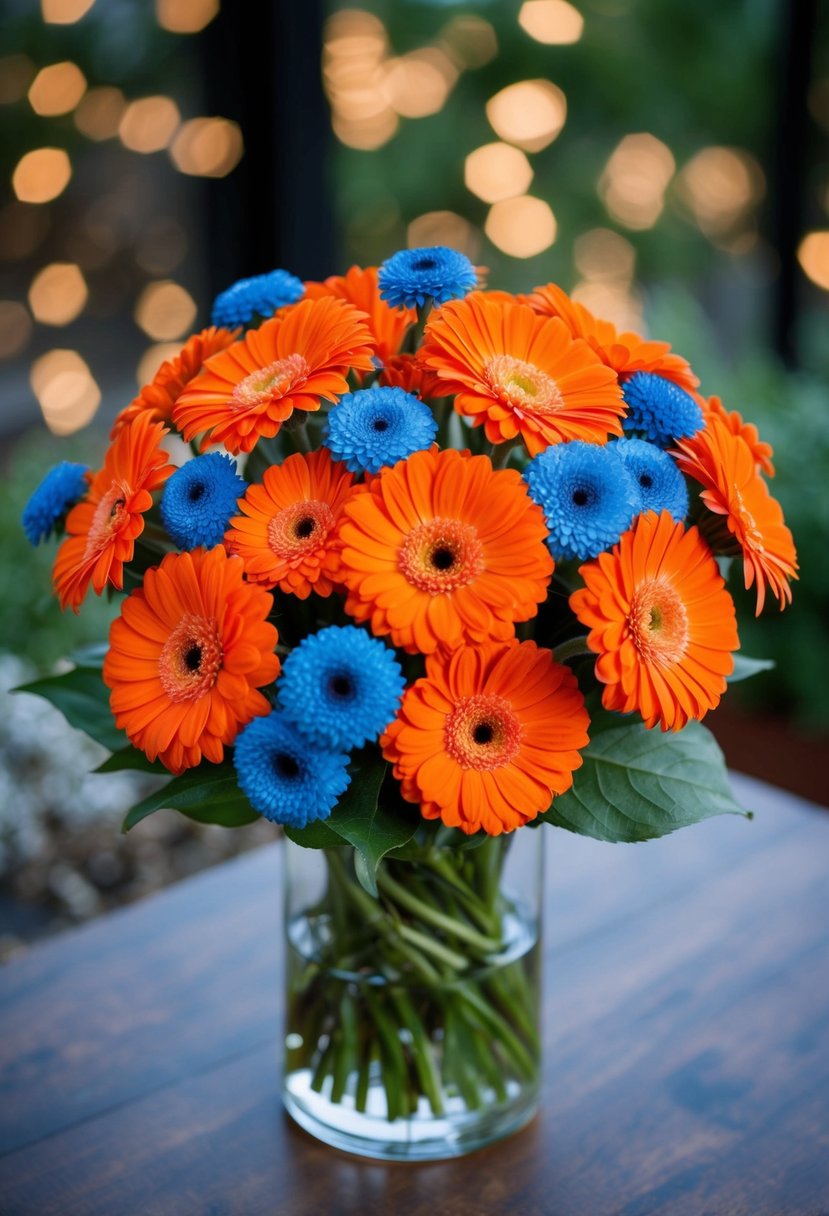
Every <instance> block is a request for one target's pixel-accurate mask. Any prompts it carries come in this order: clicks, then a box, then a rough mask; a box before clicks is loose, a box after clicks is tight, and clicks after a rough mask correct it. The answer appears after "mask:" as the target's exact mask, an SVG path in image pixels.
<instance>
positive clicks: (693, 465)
mask: <svg viewBox="0 0 829 1216" xmlns="http://www.w3.org/2000/svg"><path fill="white" fill-rule="evenodd" d="M677 449H678V450H677V452H676V457H677V463H678V465H679V467H680V469H681V470H682V472H683V473H687V474H688V476H689V477H693V478H694V480H695V481H698V482H699V484H700V485H701V486H702V487H703V490H702V494H701V495H700V497H701V498H702V501H703V502H704V504H705V506H706V507H707V508H708V510H709V511H711V512H713V514H714V515H717V516H720V517H722V520H723V521H724V523H725V525H726V528H727V533H726V535H730V536H731V537H733V540H734V542H735V543H736V545H737V546H738V550H737V551H738V552H741V553H742V555H743V571H744V576H745V585H746V588H747V589H748V588H750V587H752V586H754V585H755V584H756V587H757V616H759V615H760V613H761V612H762V611H763V605H764V603H765V598H766V588H768V589H769V590H770V591H771V593H772V595H774V596H775V597H776V598H777V599H778V600H779V602H780V607H781V609H782V608H784V607H785V605H786V604H787V603H791V599H792V589H791V585H790V582H791V580H792V579H794V578H797V552H796V550H795V547H794V540H793V539H792V534H791V532H790V531H789V529H788V528H787V527H786V525H785V523H784V522H783V511H782V508H781V506H780V504H779V502H777V500H776V499H775V498H772V496H771V494H770V493H769V490H768V486H767V485H766V483H765V482H764V481H763V478H762V477H761V475H760V474H759V473H758V471H757V451H756V448H755V449H754V450H752V448H751V447H749V444H748V443H747V442H746V441H745V439H744V438H743V436H742V434H741V433H740V429H739V428H738V430H737V431H734V430H732V429H731V426H730V425H729V423H728V421H726V420H724V419H723V418H722V417H721V416H720V415H719V414H718V413H715V412H711V413H710V414H709V415H708V417H707V419H706V423H705V427H704V429H703V430H701V431H698V432H697V434H696V435H694V436H693V437H692V438H690V439H681V440H679V441H678V442H677Z"/></svg>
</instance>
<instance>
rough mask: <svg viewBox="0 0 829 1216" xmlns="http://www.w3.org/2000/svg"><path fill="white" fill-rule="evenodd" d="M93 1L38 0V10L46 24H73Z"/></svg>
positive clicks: (87, 10)
mask: <svg viewBox="0 0 829 1216" xmlns="http://www.w3.org/2000/svg"><path fill="white" fill-rule="evenodd" d="M94 3H95V0H40V11H41V13H42V15H43V20H44V21H45V22H46V23H47V24H48V25H74V23H75V22H76V21H80V19H81V17H83V16H84V14H85V13H88V12H89V10H90V9H91V8H92V5H93V4H94Z"/></svg>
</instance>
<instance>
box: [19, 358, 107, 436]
mask: <svg viewBox="0 0 829 1216" xmlns="http://www.w3.org/2000/svg"><path fill="white" fill-rule="evenodd" d="M29 380H30V383H31V386H32V391H33V392H34V395H35V396H36V397H37V399H38V402H39V403H40V408H41V410H42V412H43V417H44V420H45V422H46V425H47V426H48V428H49V430H50V431H52V432H53V433H54V434H55V435H71V434H72V432H73V431H77V430H79V429H80V428H81V427H82V426H86V424H87V423H88V422H90V421H91V420H92V418H93V417H94V416H95V411H96V410H97V408H98V406H99V405H100V403H101V390H100V389H99V388H98V385H97V384H96V383H95V378H94V377H93V375H92V372H91V371H90V370H89V367H88V366H87V364H86V362H85V361H84V360H83V359H82V358H81V356H80V355H79V354H78V352H77V351H76V350H50V351H47V353H46V354H45V355H41V356H40V358H39V359H36V360H35V361H34V363H33V364H32V369H31V372H30V374H29Z"/></svg>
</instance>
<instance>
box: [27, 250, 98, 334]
mask: <svg viewBox="0 0 829 1216" xmlns="http://www.w3.org/2000/svg"><path fill="white" fill-rule="evenodd" d="M88 297H89V291H88V289H87V286H86V281H85V279H84V277H83V275H82V274H81V270H80V267H79V266H76V265H75V264H74V262H53V263H52V264H51V266H44V268H43V270H41V271H39V272H38V274H36V275H35V277H34V279H33V280H32V285H31V287H30V288H29V307H30V308H31V310H32V315H33V316H34V319H35V320H36V321H40V323H41V324H42V325H69V323H70V322H71V321H74V320H75V318H76V317H77V316H79V315H80V313H81V312H83V309H84V306H85V305H86V301H87V299H88Z"/></svg>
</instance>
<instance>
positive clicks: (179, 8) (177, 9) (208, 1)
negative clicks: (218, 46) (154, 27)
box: [155, 0, 219, 34]
mask: <svg viewBox="0 0 829 1216" xmlns="http://www.w3.org/2000/svg"><path fill="white" fill-rule="evenodd" d="M218 11H219V0H155V17H156V21H157V22H158V24H159V25H160V26H161V28H162V29H163V30H169V31H170V33H171V34H198V33H199V31H200V30H203V29H204V27H205V26H206V25H209V24H210V22H211V21H212V20H213V18H214V17H215V16H216V14H217V13H218Z"/></svg>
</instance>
